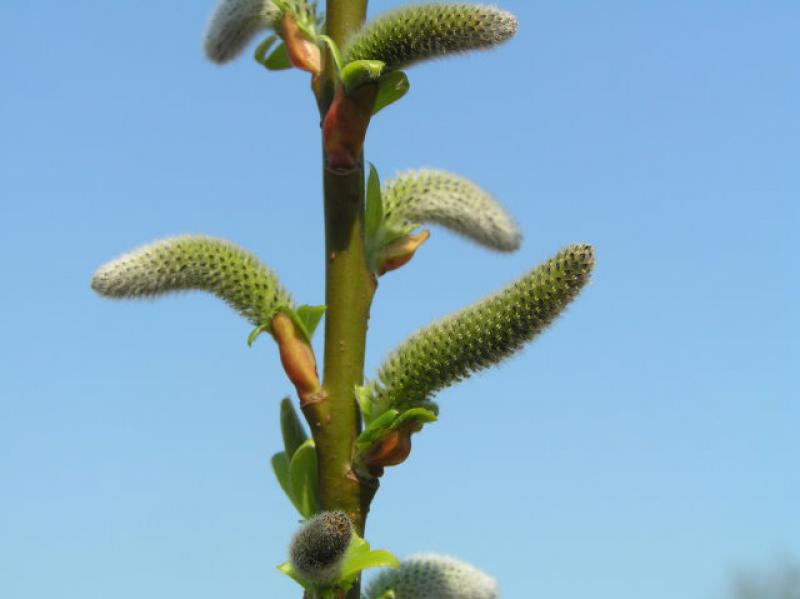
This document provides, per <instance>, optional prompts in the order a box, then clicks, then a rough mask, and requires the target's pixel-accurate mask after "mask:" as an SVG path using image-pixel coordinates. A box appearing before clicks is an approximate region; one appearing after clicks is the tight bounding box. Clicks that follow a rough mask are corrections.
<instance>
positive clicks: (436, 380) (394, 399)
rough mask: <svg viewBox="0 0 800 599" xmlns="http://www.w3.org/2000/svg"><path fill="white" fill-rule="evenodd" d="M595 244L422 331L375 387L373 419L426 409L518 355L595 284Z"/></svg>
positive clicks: (569, 251) (564, 253)
mask: <svg viewBox="0 0 800 599" xmlns="http://www.w3.org/2000/svg"><path fill="white" fill-rule="evenodd" d="M593 267H594V253H593V250H592V247H591V246H590V245H571V246H568V247H566V248H565V249H563V250H561V251H560V252H559V253H558V254H556V255H555V256H554V257H552V258H550V259H549V260H547V261H546V262H544V263H543V264H541V265H539V266H537V267H536V268H535V269H533V270H532V271H531V272H530V273H528V274H527V275H526V276H524V277H522V278H521V279H519V280H517V281H515V282H514V283H512V284H511V285H509V286H508V287H506V288H505V289H503V290H501V291H500V292H498V293H496V294H494V295H492V296H490V297H488V298H486V299H484V300H483V301H480V302H478V303H476V304H474V305H472V306H470V307H468V308H466V309H464V310H462V311H461V312H458V313H456V314H453V315H452V316H448V317H446V318H444V319H442V320H440V321H438V322H435V323H433V324H431V325H429V326H427V327H426V328H424V329H421V330H419V331H417V332H416V333H415V334H413V335H412V336H411V337H410V338H409V339H407V340H406V341H405V342H404V343H403V344H402V345H400V347H398V348H397V349H396V350H395V351H394V352H393V353H392V354H391V355H390V356H389V357H388V358H387V360H386V361H385V362H384V364H383V366H381V368H380V370H379V371H378V377H377V379H376V380H375V381H373V382H371V383H370V384H368V385H367V389H369V396H370V404H371V409H370V410H369V418H370V420H372V419H374V418H376V417H378V416H380V415H381V414H383V413H384V412H385V411H386V410H388V409H390V408H396V409H399V410H403V409H405V408H408V407H411V406H415V405H424V404H425V403H426V402H427V401H428V400H429V399H430V398H431V396H432V395H433V394H434V393H435V392H437V391H439V390H441V389H443V388H445V387H448V386H450V385H452V384H453V383H455V382H457V381H459V380H461V379H463V378H465V377H467V376H468V375H469V374H470V373H471V372H475V371H478V370H482V369H484V368H488V367H489V366H492V365H494V364H497V363H498V362H500V361H501V360H503V359H504V358H506V357H508V356H510V355H511V354H513V353H514V352H516V351H517V350H519V349H520V348H522V346H523V345H524V344H525V343H527V342H528V341H530V340H531V339H533V338H534V337H535V336H536V335H537V334H538V333H540V332H541V331H542V330H543V329H544V328H545V327H547V325H549V324H550V323H551V322H552V321H553V320H554V319H555V318H556V317H557V316H558V315H559V314H560V313H561V312H562V311H563V310H564V308H566V306H567V305H568V304H569V303H570V302H571V301H572V300H573V299H574V298H575V297H576V296H577V295H578V293H579V292H580V290H581V289H582V288H583V286H584V285H586V283H587V282H588V281H589V277H590V275H591V271H592V268H593Z"/></svg>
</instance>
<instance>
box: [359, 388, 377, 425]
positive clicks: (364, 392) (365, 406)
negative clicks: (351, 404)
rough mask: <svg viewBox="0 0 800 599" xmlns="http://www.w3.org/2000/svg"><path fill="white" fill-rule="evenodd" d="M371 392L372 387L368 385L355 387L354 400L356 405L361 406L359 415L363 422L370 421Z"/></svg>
mask: <svg viewBox="0 0 800 599" xmlns="http://www.w3.org/2000/svg"><path fill="white" fill-rule="evenodd" d="M373 392H374V390H373V388H372V387H371V386H368V385H365V386H363V387H360V386H357V387H356V401H357V402H358V407H359V408H361V415H362V416H363V418H364V422H367V423H369V422H372V395H373Z"/></svg>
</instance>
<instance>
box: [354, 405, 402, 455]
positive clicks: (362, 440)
mask: <svg viewBox="0 0 800 599" xmlns="http://www.w3.org/2000/svg"><path fill="white" fill-rule="evenodd" d="M399 415H400V412H398V411H397V410H387V411H386V412H384V413H383V414H381V415H380V416H378V417H377V418H376V419H375V420H373V421H372V422H370V423H369V425H368V426H367V428H365V429H364V432H362V433H361V434H360V435H359V436H358V438H357V439H356V445H358V447H359V449H362V448H364V447H369V446H370V445H372V444H373V443H375V442H377V441H380V440H381V439H382V438H383V437H385V436H386V435H387V434H388V432H389V431H390V430H391V428H390V427H391V425H392V423H394V419H395V418H397V417H398V416H399Z"/></svg>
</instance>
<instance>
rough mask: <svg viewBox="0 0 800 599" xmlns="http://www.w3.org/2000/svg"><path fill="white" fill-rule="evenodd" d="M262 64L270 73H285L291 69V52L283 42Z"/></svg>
mask: <svg viewBox="0 0 800 599" xmlns="http://www.w3.org/2000/svg"><path fill="white" fill-rule="evenodd" d="M261 64H263V65H264V66H265V67H266V68H267V69H269V70H270V71H285V70H286V69H291V68H292V61H291V60H289V52H288V51H287V50H286V44H284V43H283V42H281V43H280V44H278V46H277V47H276V48H275V49H274V50H273V51H272V53H271V54H270V55H269V56H267V58H266V59H265V60H264V61H263V62H262V63H261Z"/></svg>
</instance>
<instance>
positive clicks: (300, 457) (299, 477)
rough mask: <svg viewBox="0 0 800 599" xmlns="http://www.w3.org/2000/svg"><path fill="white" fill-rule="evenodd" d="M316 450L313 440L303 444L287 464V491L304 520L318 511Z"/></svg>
mask: <svg viewBox="0 0 800 599" xmlns="http://www.w3.org/2000/svg"><path fill="white" fill-rule="evenodd" d="M317 476H318V475H317V450H316V448H315V447H314V440H313V439H309V440H308V441H306V442H305V443H303V444H302V445H301V446H300V447H299V448H298V449H297V451H296V452H295V453H294V455H293V456H292V459H291V461H290V462H289V489H290V490H291V492H292V498H293V499H294V504H295V507H296V508H297V511H298V512H300V515H301V516H303V517H304V518H310V517H311V516H313V515H314V514H316V513H317V512H318V511H319V481H318V478H317Z"/></svg>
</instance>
